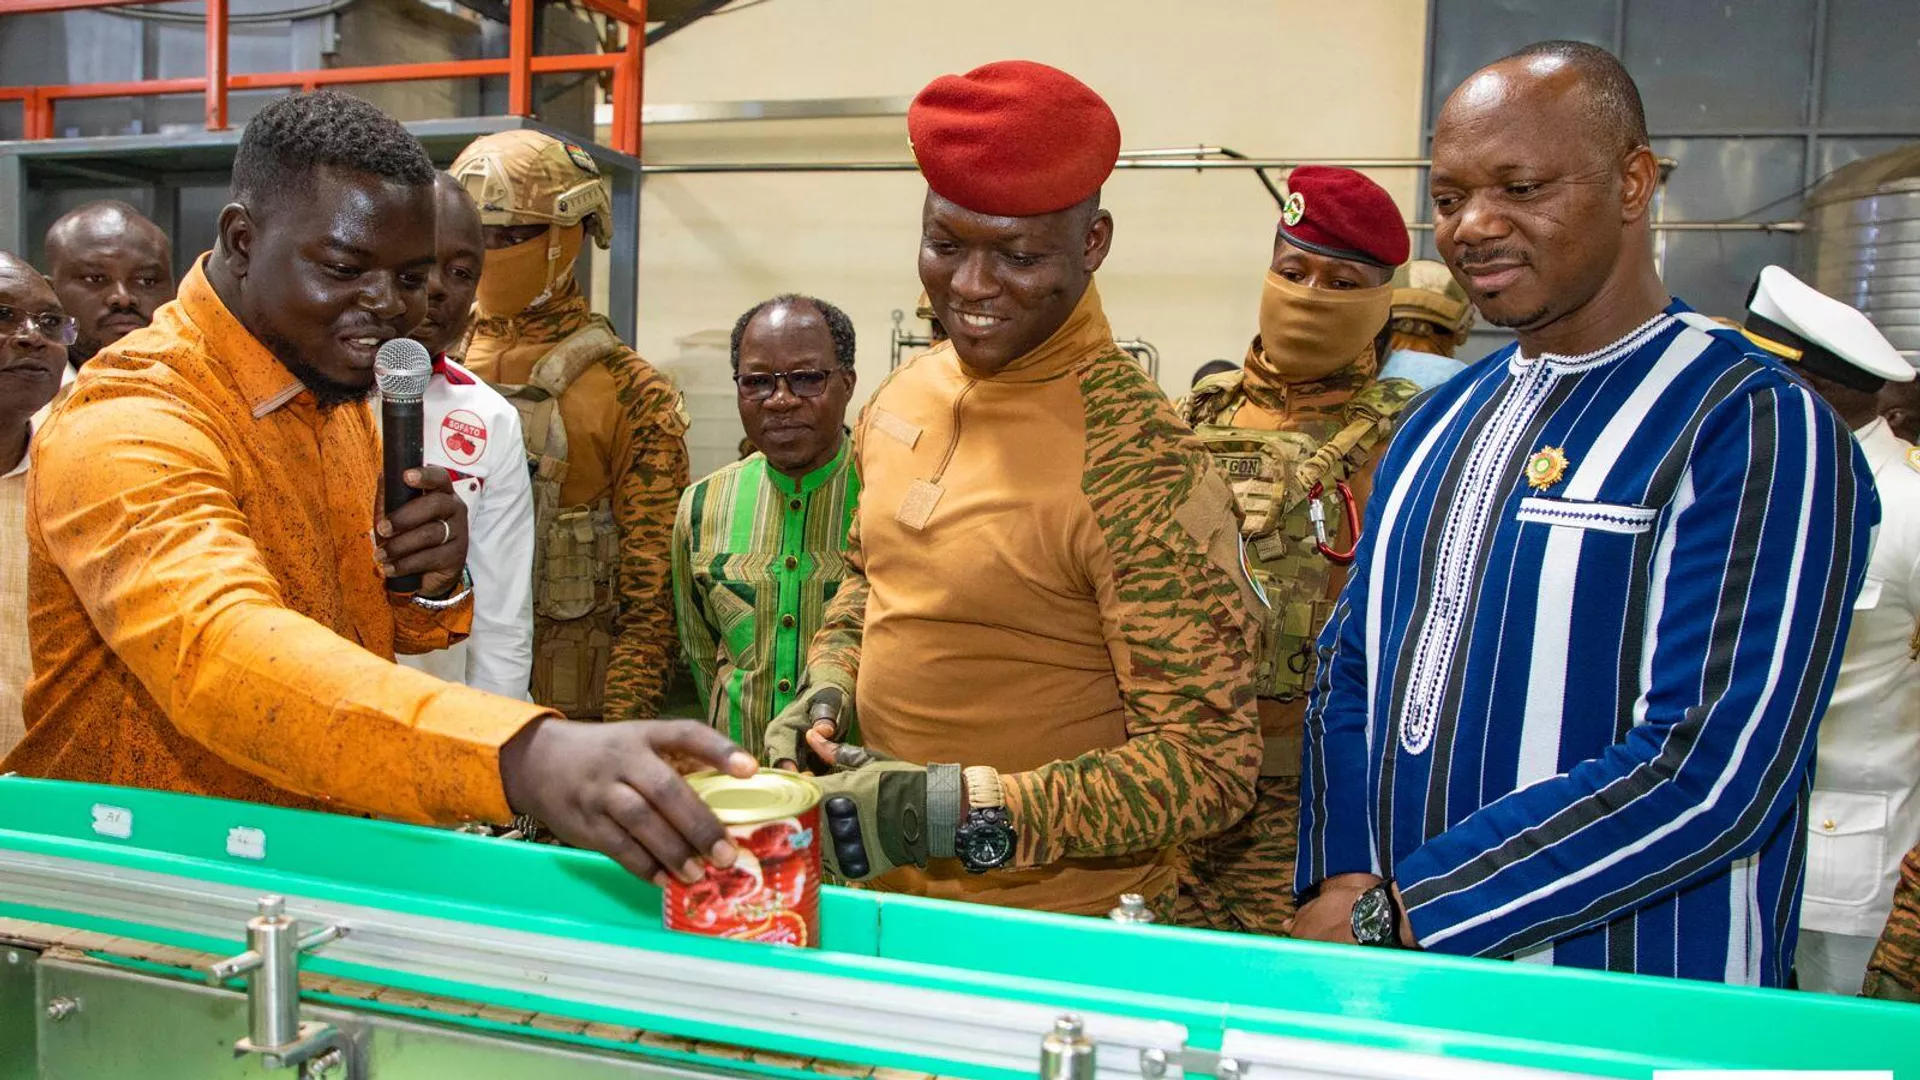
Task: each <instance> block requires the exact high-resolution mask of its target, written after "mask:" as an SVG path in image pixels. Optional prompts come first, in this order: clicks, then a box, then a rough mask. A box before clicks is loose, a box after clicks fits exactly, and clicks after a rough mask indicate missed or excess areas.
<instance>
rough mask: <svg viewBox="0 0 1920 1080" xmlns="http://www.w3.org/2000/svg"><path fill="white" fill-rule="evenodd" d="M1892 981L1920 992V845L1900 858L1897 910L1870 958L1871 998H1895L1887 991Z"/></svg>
mask: <svg viewBox="0 0 1920 1080" xmlns="http://www.w3.org/2000/svg"><path fill="white" fill-rule="evenodd" d="M1886 983H1892V984H1893V985H1894V986H1897V987H1899V988H1901V989H1903V990H1905V991H1906V992H1907V994H1908V995H1915V994H1920V845H1916V846H1915V847H1914V849H1913V850H1912V851H1909V852H1907V857H1906V858H1905V859H1902V860H1901V861H1900V884H1899V886H1898V887H1897V888H1895V890H1894V893H1893V913H1892V914H1891V915H1889V916H1887V928H1886V929H1885V930H1882V931H1881V932H1880V941H1879V944H1877V945H1875V946H1874V949H1873V958H1872V959H1871V960H1868V961H1867V983H1866V986H1865V988H1864V992H1865V993H1866V995H1867V996H1868V997H1894V996H1897V995H1894V994H1888V993H1884V992H1882V991H1883V987H1884V986H1885V984H1886Z"/></svg>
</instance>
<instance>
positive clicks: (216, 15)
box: [207, 0, 227, 131]
mask: <svg viewBox="0 0 1920 1080" xmlns="http://www.w3.org/2000/svg"><path fill="white" fill-rule="evenodd" d="M207 130H208V131H225V130H227V0H207Z"/></svg>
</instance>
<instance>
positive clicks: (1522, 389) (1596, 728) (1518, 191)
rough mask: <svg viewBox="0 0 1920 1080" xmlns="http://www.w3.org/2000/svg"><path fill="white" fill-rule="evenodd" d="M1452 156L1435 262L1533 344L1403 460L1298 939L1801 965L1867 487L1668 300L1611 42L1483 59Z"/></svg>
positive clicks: (1310, 852)
mask: <svg viewBox="0 0 1920 1080" xmlns="http://www.w3.org/2000/svg"><path fill="white" fill-rule="evenodd" d="M1433 159H1434V163H1433V168H1432V173H1431V177H1430V181H1429V186H1430V195H1431V198H1432V202H1433V207H1434V213H1435V241H1436V243H1437V245H1438V247H1439V250H1440V253H1441V255H1442V256H1443V257H1444V258H1445V259H1446V261H1447V263H1448V265H1449V266H1450V267H1451V268H1452V270H1453V272H1454V274H1455V276H1456V277H1457V278H1458V279H1459V280H1460V282H1461V284H1462V285H1463V286H1465V288H1466V289H1467V292H1468V294H1469V295H1470V296H1471V297H1472V299H1473V301H1474V303H1475V305H1476V306H1477V307H1478V308H1479V309H1480V313H1481V315H1482V316H1483V317H1485V318H1486V320H1487V321H1488V322H1490V323H1492V324H1494V325H1497V326H1504V327H1508V328H1511V329H1513V330H1514V331H1516V332H1517V335H1518V337H1519V342H1518V344H1517V346H1516V347H1510V348H1507V349H1504V350H1501V351H1500V352H1497V353H1495V354H1494V355H1493V356H1490V357H1488V358H1487V359H1485V360H1483V361H1480V362H1479V363H1477V364H1475V365H1474V366H1472V367H1470V368H1469V369H1468V370H1467V371H1465V372H1463V373H1462V374H1460V375H1458V376H1456V377H1455V378H1454V379H1452V380H1451V381H1449V382H1447V383H1445V384H1443V385H1441V386H1440V387H1438V388H1437V389H1435V390H1434V391H1433V392H1432V393H1431V395H1430V397H1429V399H1428V400H1426V401H1424V402H1422V403H1418V404H1417V405H1416V406H1415V407H1413V408H1410V409H1409V411H1408V413H1407V414H1403V415H1404V426H1403V427H1402V429H1401V430H1400V432H1399V434H1398V435H1397V436H1396V437H1395V440H1394V442H1393V444H1392V446H1391V447H1390V448H1389V450H1388V452H1387V455H1386V458H1385V459H1384V461H1383V462H1382V464H1381V466H1380V470H1379V473H1378V479H1377V482H1376V486H1375V489H1374V494H1373V498H1372V505H1371V507H1370V510H1369V513H1368V517H1369V519H1370V520H1371V521H1372V522H1373V523H1374V526H1373V529H1372V531H1371V532H1370V533H1369V534H1368V535H1367V536H1366V537H1365V539H1364V540H1363V542H1362V545H1361V548H1360V551H1359V554H1358V558H1357V560H1356V562H1355V564H1354V567H1353V570H1352V576H1351V577H1350V578H1349V579H1348V583H1347V586H1346V589H1345V591H1344V592H1343V593H1342V595H1341V598H1340V601H1339V605H1338V607H1337V609H1336V611H1335V613H1334V617H1333V620H1332V621H1331V622H1330V623H1329V625H1328V627H1327V629H1326V631H1325V633H1324V634H1322V636H1321V638H1320V643H1319V648H1320V653H1321V657H1322V662H1321V665H1320V675H1319V680H1318V686H1317V687H1316V692H1315V695H1314V699H1313V702H1312V705H1311V707H1310V711H1309V713H1308V715H1307V722H1306V723H1307V728H1306V753H1305V760H1304V775H1303V777H1302V784H1303V800H1302V801H1303V814H1302V824H1301V844H1300V862H1299V868H1298V871H1297V874H1296V881H1295V883H1296V888H1297V889H1298V890H1299V892H1300V893H1301V895H1302V899H1303V901H1305V903H1304V905H1303V906H1302V908H1301V909H1300V914H1299V919H1298V921H1297V923H1296V926H1295V934H1296V936H1300V937H1310V938H1316V939H1320V940H1329V941H1333V940H1339V941H1355V940H1358V941H1360V942H1361V943H1363V944H1375V945H1389V946H1390V945H1400V946H1417V947H1420V948H1424V949H1429V950H1432V951H1435V952H1446V953H1456V954H1463V955H1474V956H1489V957H1513V958H1516V959H1520V960H1525V961H1532V962H1539V963H1552V964H1565V965H1570V966H1577V967H1588V968H1601V969H1606V970H1613V971H1629V972H1640V973H1644V974H1658V975H1672V976H1681V977H1687V978H1697V979H1708V980H1716V981H1725V982H1732V983H1746V984H1758V985H1767V986H1779V985H1782V984H1783V983H1784V982H1785V981H1786V979H1787V974H1788V972H1789V971H1790V970H1791V968H1792V965H1793V951H1794V944H1795V935H1796V927H1797V925H1798V922H1799V911H1798V907H1799V893H1800V882H1801V877H1802V870H1803V862H1804V855H1805V843H1806V840H1805V821H1804V818H1805V812H1806V805H1807V793H1808V790H1809V787H1810V776H1809V772H1810V761H1811V757H1812V753H1813V747H1814V728H1815V725H1816V722H1817V720H1818V719H1819V716H1820V714H1821V712H1822V711H1823V709H1824V708H1825V706H1826V703H1827V698H1828V695H1829V693H1830V692H1831V690H1832V687H1833V681H1834V674H1835V671H1836V669H1837V667H1838V662H1839V658H1840V652H1841V648H1842V646H1843V644H1844V639H1845V637H1846V630H1847V619H1848V613H1849V609H1850V608H1851V606H1852V601H1853V597H1854V595H1855V593H1856V592H1857V591H1858V590H1859V588H1860V582H1861V576H1862V573H1863V571H1864V568H1865V566H1866V559H1867V550H1868V546H1869V542H1870V540H1869V538H1870V535H1871V530H1872V528H1873V526H1874V524H1875V523H1876V522H1877V521H1878V518H1879V509H1878V504H1877V501H1876V498H1875V495H1874V490H1873V483H1872V478H1871V473H1870V471H1869V470H1868V468H1867V464H1866V462H1865V460H1864V459H1863V458H1862V457H1861V456H1860V454H1859V452H1858V450H1857V449H1856V448H1855V447H1854V444H1853V441H1852V439H1851V437H1850V435H1849V433H1848V431H1847V429H1846V426H1845V425H1844V424H1843V423H1841V422H1840V420H1839V419H1838V418H1837V417H1836V416H1835V415H1834V414H1833V412H1832V410H1831V409H1829V408H1828V407H1827V406H1826V405H1825V404H1824V403H1823V402H1821V401H1820V400H1819V399H1818V398H1816V397H1815V396H1814V395H1813V394H1812V393H1811V392H1809V391H1808V390H1807V388H1806V387H1805V386H1804V385H1803V384H1801V383H1800V382H1798V381H1797V380H1796V379H1795V378H1794V376H1793V375H1791V374H1789V373H1788V371H1787V370H1786V369H1785V368H1784V367H1783V366H1781V364H1780V363H1779V362H1778V361H1777V360H1776V359H1775V358H1773V357H1771V356H1769V355H1766V354H1764V353H1762V352H1760V351H1759V350H1758V349H1757V348H1754V347H1752V346H1751V345H1749V344H1747V343H1745V342H1744V339H1742V338H1741V337H1740V336H1739V335H1738V334H1737V333H1734V332H1732V331H1730V330H1727V329H1725V328H1722V327H1720V326H1718V324H1715V323H1713V322H1712V321H1711V320H1708V319H1706V318H1704V317H1703V316H1700V315H1698V314H1695V313H1694V312H1693V311H1691V310H1690V309H1689V308H1688V307H1687V306H1686V305H1685V304H1683V303H1681V302H1679V301H1678V300H1674V299H1671V298H1670V297H1669V296H1668V294H1667V291H1666V288H1665V286H1663V285H1662V284H1661V282H1660V279H1659V276H1658V274H1657V272H1656V270H1655V267H1654V262H1653V256H1652V244H1651V235H1650V229H1649V221H1648V204H1649V202H1650V201H1651V199H1652V196H1653V192H1654V188H1655V185H1656V181H1657V176H1658V166H1657V163H1656V161H1655V159H1654V156H1653V154H1652V152H1651V151H1650V150H1649V149H1648V147H1647V135H1646V124H1645V119H1644V114H1643V112H1642V110H1641V106H1640V98H1639V92H1638V90H1637V89H1636V88H1635V87H1634V85H1633V82H1632V80H1631V79H1630V78H1629V77H1628V75H1627V73H1626V71H1625V69H1623V68H1622V67H1621V66H1620V64H1619V62H1618V61H1617V60H1616V59H1614V58H1613V57H1612V56H1611V55H1610V54H1608V53H1606V52H1605V51H1604V50H1600V49H1597V48H1594V47H1592V46H1588V45H1580V44H1575V43H1570V42H1548V43H1544V44H1541V45H1535V46H1531V47H1529V48H1527V49H1524V50H1522V51H1521V52H1519V53H1517V54H1515V55H1514V56H1511V57H1508V58H1507V59H1505V60H1502V61H1500V62H1498V63H1496V64H1493V65H1492V66H1490V67H1487V68H1485V69H1483V70H1481V71H1479V72H1477V73H1476V74H1475V75H1473V76H1472V77H1471V78H1469V79H1468V80H1467V81H1466V82H1465V83H1463V84H1462V85H1461V86H1460V87H1459V89H1457V90H1455V91H1454V93H1453V95H1452V96H1451V97H1450V98H1449V99H1448V100H1447V103H1446V106H1445V107H1444V109H1443V110H1442V112H1441V116H1440V122H1439V125H1438V127H1437V129H1436V131H1435V133H1434V140H1433Z"/></svg>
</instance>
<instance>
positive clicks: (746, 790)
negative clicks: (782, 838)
mask: <svg viewBox="0 0 1920 1080" xmlns="http://www.w3.org/2000/svg"><path fill="white" fill-rule="evenodd" d="M687 783H688V785H690V786H691V787H692V788H693V790H694V794H696V795H699V796H700V801H701V802H704V803H706V804H707V808H708V809H710V810H712V811H713V815H714V816H715V817H717V818H719V819H720V823H721V824H722V825H751V824H753V823H755V822H758V821H772V820H773V819H775V818H783V817H792V816H794V815H795V814H803V813H806V812H807V811H808V810H811V809H813V808H814V807H815V806H817V805H819V803H820V787H819V785H818V784H815V783H814V782H813V781H812V780H809V779H807V778H806V777H804V776H801V775H800V774H799V773H793V772H787V771H786V770H784V769H761V770H760V771H759V772H757V773H754V774H753V775H752V776H749V777H747V778H746V779H745V780H742V779H739V778H738V777H734V776H729V775H727V774H726V773H723V772H719V771H717V770H714V769H709V770H707V771H705V772H697V773H694V774H693V775H692V776H689V777H687Z"/></svg>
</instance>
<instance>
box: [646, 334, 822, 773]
mask: <svg viewBox="0 0 1920 1080" xmlns="http://www.w3.org/2000/svg"><path fill="white" fill-rule="evenodd" d="M733 372H734V374H733V379H734V382H735V383H736V384H737V385H738V386H739V404H740V422H741V423H742V424H743V425H745V427H746V431H747V437H748V438H749V439H750V440H752V442H753V444H754V445H755V446H756V447H758V448H759V452H758V453H755V454H753V455H751V456H750V457H748V458H746V459H745V460H743V461H738V462H735V463H734V464H732V465H728V466H726V467H725V468H723V469H720V470H719V471H718V472H715V473H714V474H713V475H711V476H709V477H707V478H706V479H704V480H701V481H700V482H699V483H697V484H694V485H693V486H692V487H689V488H688V489H687V492H686V494H685V495H684V496H682V497H681V499H680V513H679V516H678V517H677V518H676V519H675V520H674V524H673V603H674V613H675V617H676V618H677V619H678V621H679V625H680V642H681V645H682V646H684V648H685V652H686V656H687V663H688V665H689V666H690V667H691V668H692V670H693V680H694V685H695V686H696V687H697V688H698V690H699V692H700V696H701V697H702V699H704V700H705V701H706V708H707V719H708V721H709V722H710V723H712V724H713V726H714V727H716V728H718V729H719V730H720V731H722V732H724V733H726V734H728V735H730V736H731V737H732V738H734V739H735V740H737V741H738V742H740V744H741V745H742V746H745V747H746V748H747V749H748V751H750V752H751V753H754V754H759V752H760V744H761V733H762V732H763V731H765V729H766V726H767V722H768V721H769V720H771V719H772V718H773V716H774V714H776V713H778V712H779V711H780V710H781V709H783V708H785V707H786V706H787V703H788V702H791V701H792V700H793V699H794V696H795V695H796V693H797V692H798V688H799V685H800V677H801V674H802V673H803V672H804V671H805V670H806V665H807V646H808V644H809V643H810V642H812V641H813V635H814V632H815V631H816V630H818V629H820V620H821V615H822V613H823V612H824V611H825V610H826V606H827V601H828V600H831V599H832V598H833V594H834V592H835V591H836V590H838V588H839V587H840V580H841V578H842V577H844V576H845V574H846V561H845V558H844V552H845V551H846V546H847V528H848V526H849V525H851V524H852V520H853V508H854V504H855V502H856V501H858V499H859V493H860V480H859V477H858V476H856V475H855V473H854V470H853V468H852V458H853V456H852V455H851V454H850V453H848V450H847V447H848V440H847V437H846V429H845V427H844V426H843V422H844V420H845V418H846V412H847V401H848V399H850V398H851V397H852V396H853V381H854V377H853V323H852V322H850V321H848V319H847V316H846V315H845V314H844V313H843V312H841V310H840V309H839V308H837V307H834V306H833V305H832V304H829V303H827V302H825V301H823V300H816V299H814V298H812V297H809V296H777V297H774V298H773V299H771V300H767V301H764V302H762V303H760V304H757V305H755V306H754V307H753V308H752V309H751V310H749V311H748V312H747V313H746V314H744V315H742V316H740V321H738V322H736V323H735V324H734V326H733Z"/></svg>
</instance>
